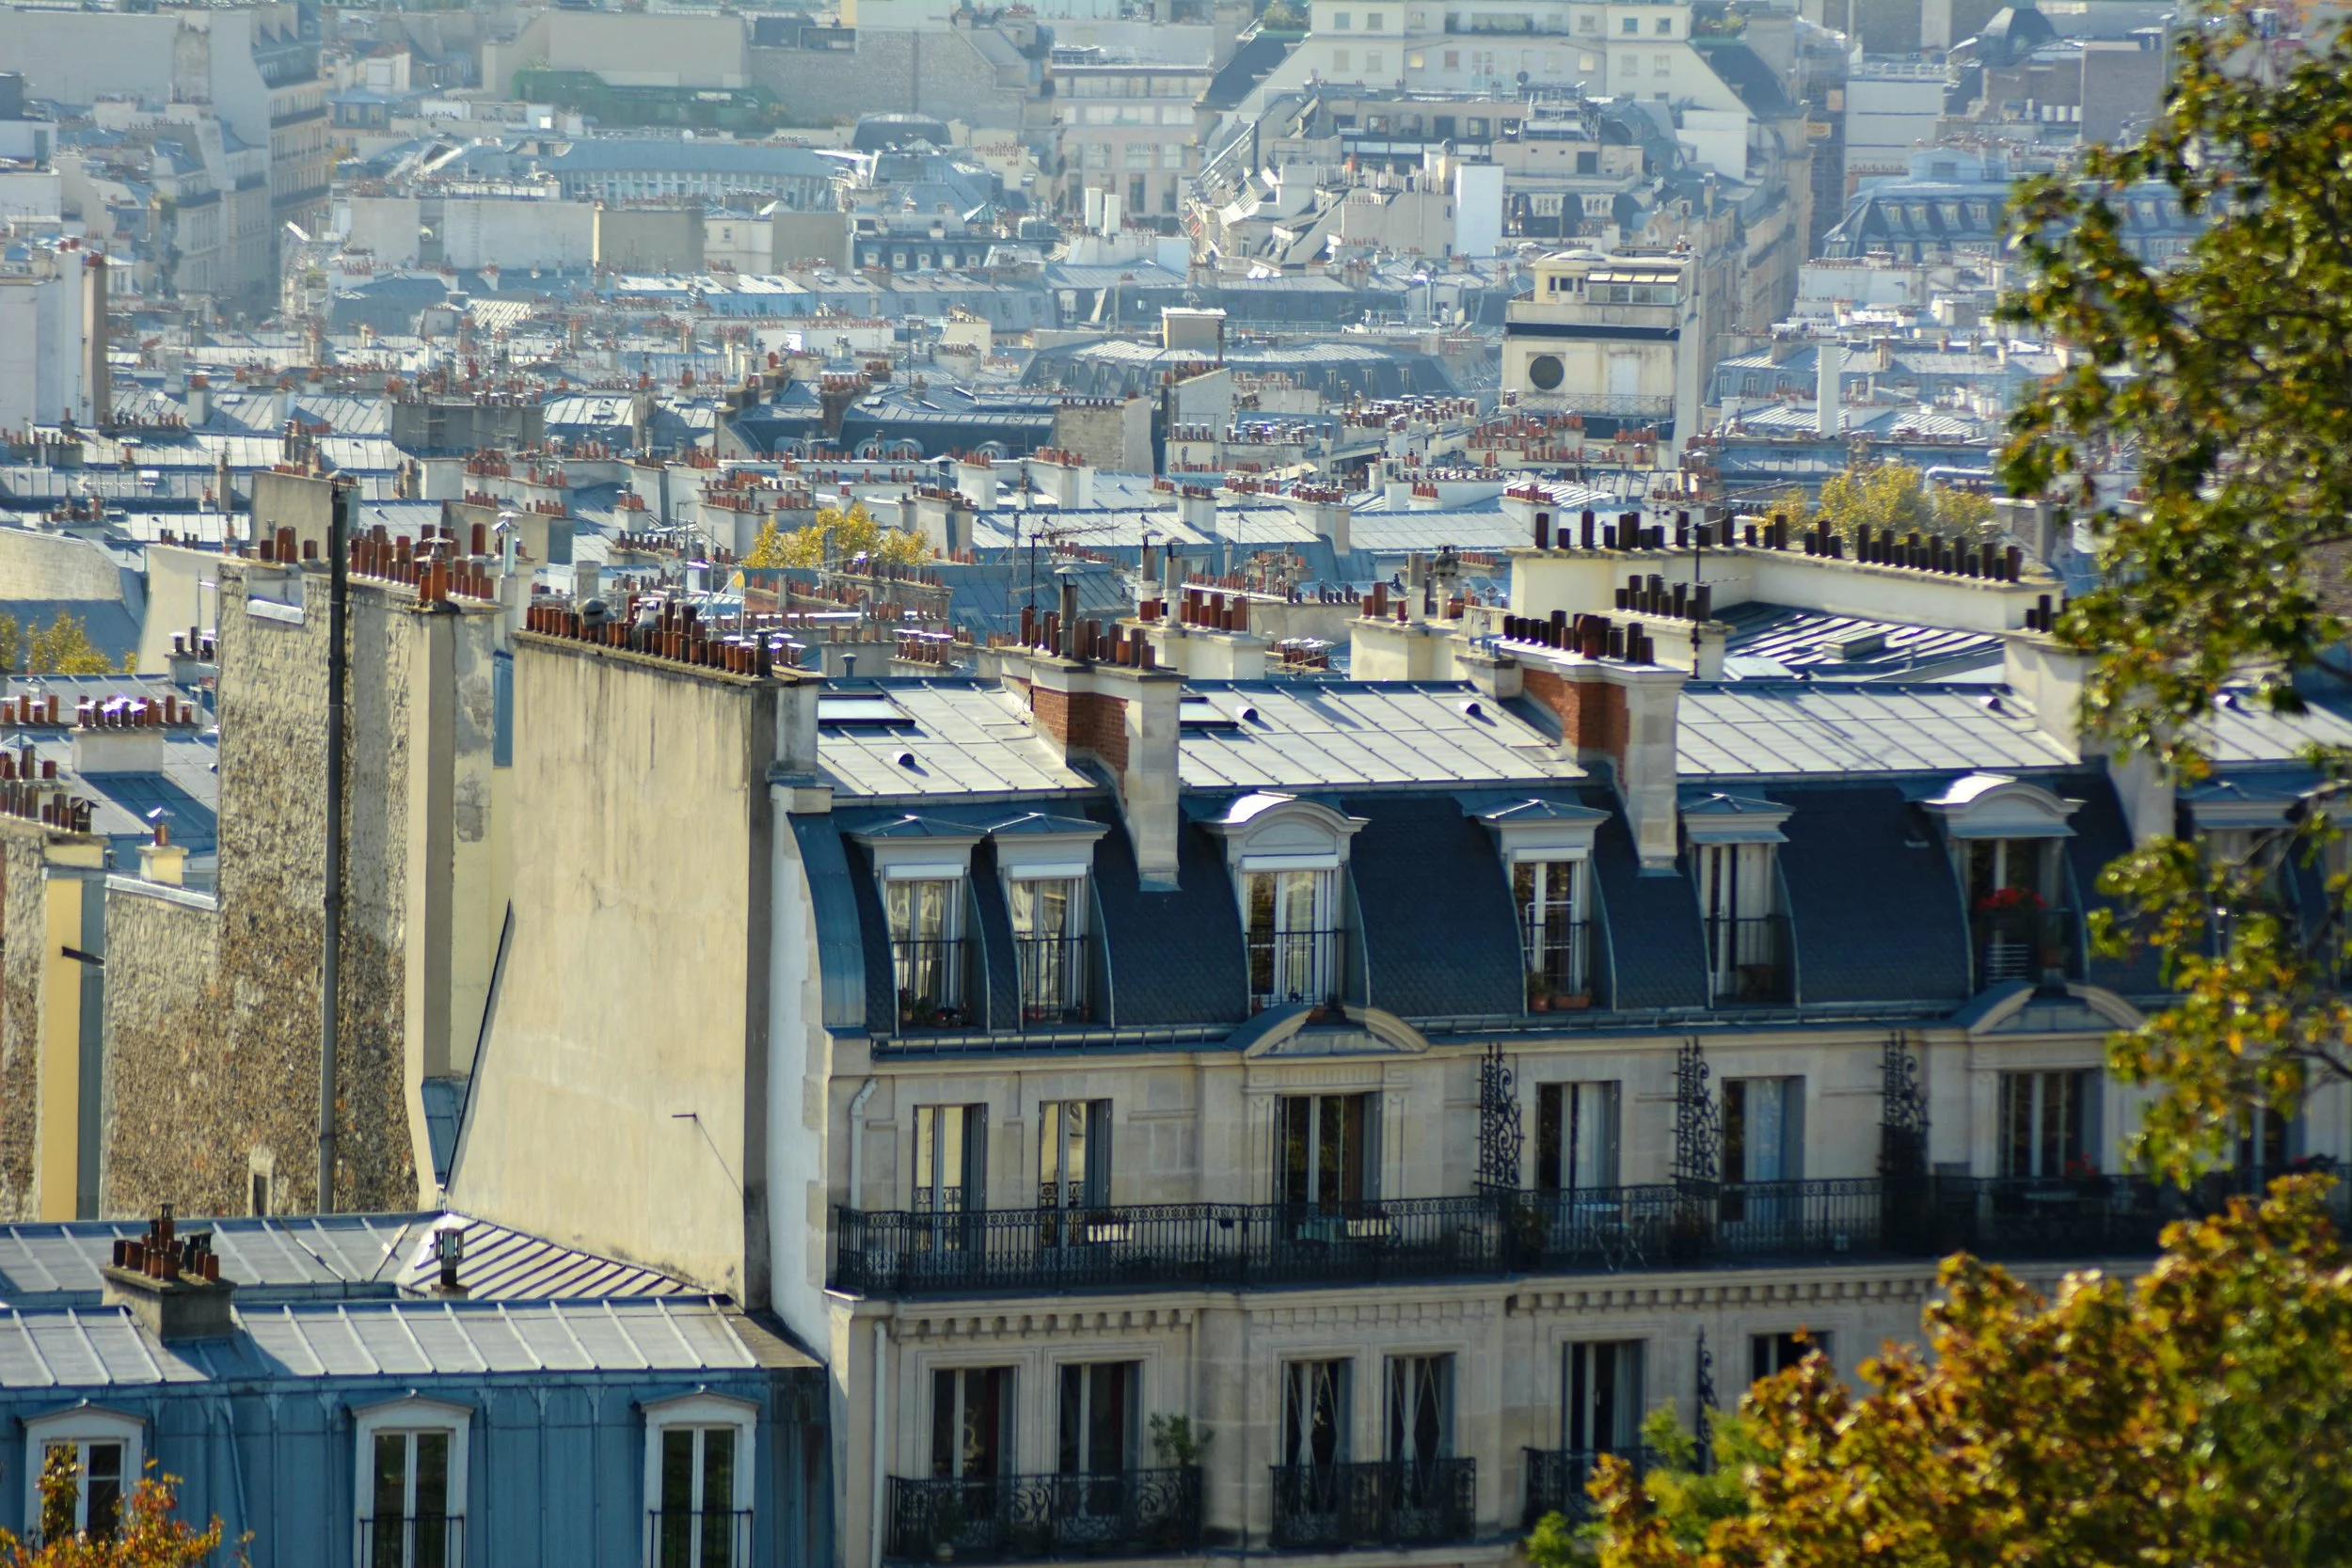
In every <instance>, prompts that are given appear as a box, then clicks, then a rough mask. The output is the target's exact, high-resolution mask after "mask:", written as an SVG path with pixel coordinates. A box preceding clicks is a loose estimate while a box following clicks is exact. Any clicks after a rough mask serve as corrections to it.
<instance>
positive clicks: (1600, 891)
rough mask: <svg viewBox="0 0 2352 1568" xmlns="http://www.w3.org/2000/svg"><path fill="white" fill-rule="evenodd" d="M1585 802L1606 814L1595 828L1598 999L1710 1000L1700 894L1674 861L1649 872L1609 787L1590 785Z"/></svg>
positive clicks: (1658, 1004)
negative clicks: (1662, 870)
mask: <svg viewBox="0 0 2352 1568" xmlns="http://www.w3.org/2000/svg"><path fill="white" fill-rule="evenodd" d="M1581 803H1582V804H1584V805H1587V806H1591V807H1593V808H1595V809H1596V810H1599V811H1605V812H1607V813H1608V814H1609V819H1608V820H1607V821H1605V822H1603V823H1601V824H1600V827H1599V829H1598V831H1597V832H1595V833H1594V835H1593V854H1592V885H1593V891H1594V899H1593V913H1594V925H1593V931H1594V936H1593V942H1594V947H1593V960H1594V967H1595V968H1596V969H1599V968H1600V967H1601V965H1602V964H1603V963H1604V962H1606V964H1607V970H1606V974H1607V975H1608V984H1607V985H1606V987H1605V988H1604V992H1605V994H1604V995H1602V996H1601V997H1600V998H1599V999H1598V1000H1599V1001H1600V1002H1601V1004H1602V1005H1603V1006H1608V1007H1611V1008H1613V1009H1615V1010H1617V1011H1620V1012H1637V1011H1645V1010H1648V1009H1652V1008H1680V1007H1704V1006H1707V1002H1708V995H1707V939H1706V935H1705V933H1704V932H1703V931H1702V930H1701V929H1700V927H1699V903H1698V896H1697V895H1696V894H1694V893H1693V892H1692V889H1691V882H1690V879H1689V878H1688V877H1686V876H1684V875H1683V874H1682V871H1681V868H1680V867H1679V866H1677V868H1676V870H1675V872H1674V874H1673V875H1672V876H1666V877H1645V876H1644V875H1643V874H1642V861H1641V857H1640V856H1639V855H1638V854H1636V853H1635V851H1634V848H1633V833H1632V831H1631V830H1630V829H1629V828H1628V827H1627V826H1626V820H1625V818H1624V816H1621V815H1619V813H1618V811H1617V801H1616V797H1615V796H1614V795H1613V794H1612V793H1611V792H1610V791H1609V790H1607V789H1606V788H1600V787H1594V788H1589V789H1586V790H1584V791H1583V792H1582V795H1581Z"/></svg>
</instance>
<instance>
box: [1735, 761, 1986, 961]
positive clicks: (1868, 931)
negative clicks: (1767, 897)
mask: <svg viewBox="0 0 2352 1568" xmlns="http://www.w3.org/2000/svg"><path fill="white" fill-rule="evenodd" d="M1772 799H1773V800H1777V801H1779V802H1780V803H1781V804H1783V805H1785V806H1788V807H1789V808H1790V810H1789V813H1788V819H1787V821H1786V822H1785V823H1783V825H1782V830H1781V831H1782V832H1785V833H1786V834H1787V835H1788V843H1787V845H1786V846H1785V847H1783V848H1782V850H1781V852H1780V857H1779V859H1780V869H1781V881H1782V885H1783V886H1784V887H1785V888H1786V889H1787V891H1788V926H1789V931H1790V934H1791V937H1792V939H1793V940H1794V942H1795V946H1796V955H1797V991H1798V996H1799V998H1800V999H1801V1000H1802V1001H1804V1002H1805V1003H1807V1004H1816V1003H1840V1002H1897V1001H1917V1002H1947V1001H1948V1002H1954V1003H1957V1002H1960V1001H1962V1000H1963V999H1965V998H1966V997H1967V995H1968V994H1969V973H1968V927H1967V920H1966V917H1965V914H1964V911H1963V909H1962V906H1961V896H1960V884H1959V881H1958V879H1956V878H1955V876H1954V875H1953V871H1952V862H1951V856H1950V855H1949V854H1948V853H1947V852H1946V850H1945V847H1944V845H1943V842H1942V840H1940V839H1939V838H1938V837H1937V836H1936V835H1935V834H1934V833H1933V832H1931V831H1930V829H1929V825H1928V823H1927V821H1926V820H1925V818H1924V817H1923V816H1921V815H1920V813H1919V812H1918V810H1917V809H1916V808H1915V807H1914V806H1913V805H1912V804H1911V803H1910V801H1909V800H1907V799H1906V798H1905V796H1904V794H1903V792H1902V791H1901V790H1900V789H1899V788H1897V787H1896V786H1894V785H1893V784H1865V785H1859V786H1853V787H1810V786H1808V787H1804V788H1780V789H1775V790H1773V791H1772Z"/></svg>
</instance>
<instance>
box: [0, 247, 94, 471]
mask: <svg viewBox="0 0 2352 1568" xmlns="http://www.w3.org/2000/svg"><path fill="white" fill-rule="evenodd" d="M73 245H74V242H72V241H68V242H65V245H63V246H58V247H52V246H46V245H44V246H41V247H39V248H36V249H35V250H34V251H33V253H32V256H31V258H30V259H29V260H28V261H24V262H22V263H17V264H13V265H8V266H0V430H19V431H21V430H24V429H26V428H28V427H29V426H32V425H35V424H56V423H57V422H58V421H59V420H61V419H62V418H64V417H66V416H71V417H72V419H73V420H75V422H77V423H79V424H82V425H84V426H86V427H87V426H89V425H93V424H96V423H97V422H98V420H97V418H96V415H95V411H94V410H92V408H91V407H90V403H89V397H88V394H87V390H86V388H85V387H84V384H83V369H84V361H85V360H86V359H87V349H88V328H87V304H86V302H85V298H84V284H83V277H82V274H83V271H84V268H83V261H84V260H85V257H84V253H83V252H82V251H81V250H79V249H78V248H73Z"/></svg>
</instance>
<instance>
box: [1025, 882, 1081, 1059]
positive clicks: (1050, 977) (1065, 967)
mask: <svg viewBox="0 0 2352 1568" xmlns="http://www.w3.org/2000/svg"><path fill="white" fill-rule="evenodd" d="M1005 901H1006V904H1007V906H1008V908H1009V910H1010V911H1011V915H1012V944H1013V954H1014V957H1015V958H1016V959H1017V960H1018V962H1019V964H1020V968H1021V1022H1022V1023H1023V1024H1025V1025H1026V1024H1032V1023H1067V1022H1083V1021H1084V1020H1085V1019H1086V1018H1087V1017H1088V1010H1087V993H1086V981H1087V964H1086V934H1087V933H1086V912H1087V900H1086V881H1085V879H1082V878H1076V877H1015V878H1012V879H1009V880H1008V881H1007V882H1006V883H1005Z"/></svg>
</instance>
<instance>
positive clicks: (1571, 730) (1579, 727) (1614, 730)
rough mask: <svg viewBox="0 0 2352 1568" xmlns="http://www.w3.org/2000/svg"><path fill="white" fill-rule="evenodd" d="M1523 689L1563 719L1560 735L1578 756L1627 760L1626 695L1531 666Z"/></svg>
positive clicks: (1600, 683) (1597, 683)
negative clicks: (1597, 755) (1595, 754)
mask: <svg viewBox="0 0 2352 1568" xmlns="http://www.w3.org/2000/svg"><path fill="white" fill-rule="evenodd" d="M1521 678H1522V681H1523V683H1524V684H1523V689H1524V690H1525V691H1526V693H1527V695H1528V696H1529V697H1531V698H1533V699H1534V701H1536V702H1539V703H1541V704H1543V705H1544V706H1546V707H1548V708H1549V709H1550V710H1551V711H1552V712H1553V713H1555V714H1557V715H1559V718H1560V733H1561V735H1562V736H1565V739H1566V743H1567V745H1568V746H1569V747H1570V748H1571V749H1572V750H1573V751H1574V752H1576V754H1577V755H1579V756H1590V755H1592V754H1594V753H1596V752H1598V753H1603V754H1606V755H1609V756H1613V757H1615V758H1616V759H1618V760H1619V761H1620V762H1622V761H1623V760H1624V759H1625V748H1626V741H1627V739H1628V735H1627V729H1626V716H1625V692H1624V691H1623V690H1622V689H1619V688H1618V687H1616V686H1614V685H1613V684H1612V683H1610V682H1607V681H1575V680H1569V679H1566V678H1565V677H1564V676H1562V675H1561V674H1560V673H1558V672H1557V671H1554V670H1547V669H1544V668H1541V667H1540V666H1537V665H1534V664H1530V665H1529V666H1528V667H1527V669H1526V670H1525V671H1524V672H1523V673H1522V677H1521Z"/></svg>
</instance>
